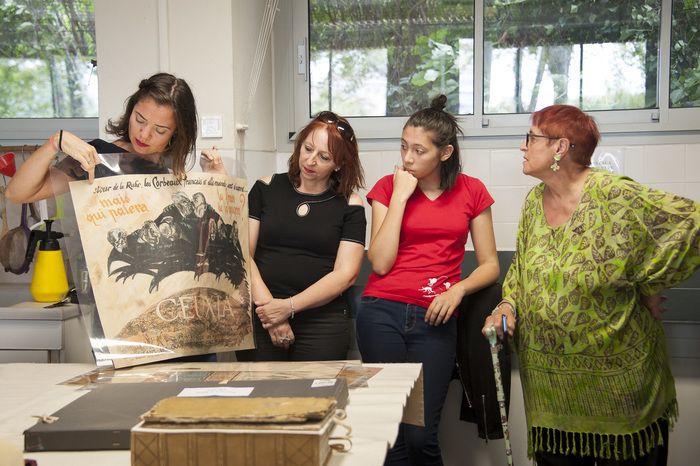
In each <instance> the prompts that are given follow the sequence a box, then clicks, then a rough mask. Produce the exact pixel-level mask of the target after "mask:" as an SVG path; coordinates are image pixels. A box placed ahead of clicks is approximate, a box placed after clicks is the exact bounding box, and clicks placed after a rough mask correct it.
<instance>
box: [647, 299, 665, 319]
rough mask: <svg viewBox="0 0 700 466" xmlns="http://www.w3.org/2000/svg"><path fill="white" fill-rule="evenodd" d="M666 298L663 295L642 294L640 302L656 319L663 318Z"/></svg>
mask: <svg viewBox="0 0 700 466" xmlns="http://www.w3.org/2000/svg"><path fill="white" fill-rule="evenodd" d="M667 299H668V298H667V297H666V296H664V295H660V294H657V295H653V296H642V303H643V304H644V307H646V308H647V309H648V310H649V312H651V315H652V316H653V317H654V319H656V320H663V314H664V312H666V311H668V309H667V308H666V307H665V306H664V303H665V302H666V300H667Z"/></svg>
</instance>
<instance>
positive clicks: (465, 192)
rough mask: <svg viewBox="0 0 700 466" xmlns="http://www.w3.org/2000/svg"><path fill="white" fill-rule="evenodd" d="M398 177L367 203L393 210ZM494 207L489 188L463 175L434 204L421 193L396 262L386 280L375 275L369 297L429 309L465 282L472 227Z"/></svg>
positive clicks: (411, 204) (408, 215) (410, 208)
mask: <svg viewBox="0 0 700 466" xmlns="http://www.w3.org/2000/svg"><path fill="white" fill-rule="evenodd" d="M393 189H394V177H393V175H387V176H385V177H383V178H382V179H380V180H379V181H378V182H377V184H375V185H374V187H373V188H372V190H371V191H370V192H369V194H367V200H368V201H369V203H370V204H371V203H372V202H380V203H382V204H384V205H385V206H387V207H388V206H389V201H390V200H391V193H392V192H393ZM491 204H493V198H492V197H491V195H490V194H489V192H488V191H487V190H486V187H485V186H484V184H483V183H482V182H481V181H480V180H478V179H476V178H472V177H470V176H467V175H465V174H463V173H460V174H459V176H458V177H457V180H456V182H455V185H454V187H453V188H452V189H451V190H449V191H444V192H443V193H442V194H441V195H440V196H439V197H438V198H437V199H435V200H434V201H431V200H430V199H428V198H427V197H426V196H425V194H423V191H421V190H420V188H416V190H415V191H414V192H413V194H412V195H411V197H410V198H409V200H408V202H407V203H406V209H405V210H404V215H403V220H402V221H401V237H400V239H399V250H398V254H397V256H396V262H394V266H393V267H392V268H391V270H390V271H389V273H387V274H386V275H377V274H376V273H374V272H372V273H371V274H370V276H369V279H368V281H367V286H366V287H365V291H364V293H363V295H364V296H374V297H376V298H384V299H390V300H393V301H400V302H404V303H410V304H416V305H419V306H421V307H425V308H427V307H428V306H430V303H431V302H432V300H433V298H434V297H435V296H437V295H439V294H441V293H443V292H444V291H446V290H447V289H448V288H449V287H450V286H452V285H454V284H455V283H457V282H459V281H460V280H461V275H462V260H463V259H464V246H465V244H466V242H467V236H468V235H469V222H470V221H471V220H472V219H473V218H475V217H477V216H479V214H481V212H483V211H484V209H486V208H487V207H489V206H490V205H491Z"/></svg>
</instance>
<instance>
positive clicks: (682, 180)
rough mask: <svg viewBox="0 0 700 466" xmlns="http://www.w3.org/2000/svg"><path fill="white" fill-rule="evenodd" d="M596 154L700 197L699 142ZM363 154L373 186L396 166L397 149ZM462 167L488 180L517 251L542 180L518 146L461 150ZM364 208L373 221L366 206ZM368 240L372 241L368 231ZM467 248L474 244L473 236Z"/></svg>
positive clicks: (501, 230)
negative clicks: (530, 172) (527, 170)
mask: <svg viewBox="0 0 700 466" xmlns="http://www.w3.org/2000/svg"><path fill="white" fill-rule="evenodd" d="M596 154H610V155H612V156H614V157H615V159H616V161H617V164H618V165H619V167H620V170H621V171H622V173H624V174H625V175H627V176H629V177H631V178H632V179H634V180H636V181H639V182H640V183H644V184H647V185H649V186H653V187H655V188H657V189H662V190H664V191H668V192H672V193H674V194H679V195H681V196H685V197H688V198H690V199H693V200H695V201H698V202H700V144H664V145H648V146H629V145H620V146H613V145H609V146H600V147H598V149H597V150H596ZM360 157H361V160H362V164H363V167H364V169H365V178H366V181H367V189H368V190H369V189H370V188H371V187H372V186H373V185H374V183H376V181H377V180H378V179H379V178H380V177H381V176H383V175H385V174H389V173H391V172H392V171H393V168H394V165H395V164H396V163H398V160H399V158H398V157H399V153H398V150H397V151H384V152H364V153H362V154H361V156H360ZM462 166H463V169H464V172H465V173H467V174H469V175H470V176H474V177H476V178H479V179H480V180H481V181H483V182H484V184H485V185H486V187H487V188H488V190H489V192H490V193H491V195H492V196H493V198H494V200H495V203H494V205H493V207H492V211H493V222H494V230H495V236H496V245H497V247H498V249H499V250H503V251H508V250H514V249H515V238H516V234H517V228H518V218H519V216H520V209H521V207H522V203H523V200H524V199H525V195H526V194H527V192H528V191H529V190H530V189H531V188H532V186H534V185H535V184H537V183H539V180H537V179H535V178H532V177H529V176H526V175H523V173H522V153H521V152H520V151H519V150H518V149H492V150H490V149H463V150H462ZM366 192H367V190H365V191H363V192H362V195H363V196H364V195H365V194H366ZM366 213H367V222H368V226H369V222H370V218H371V215H370V210H369V207H368V206H366ZM367 241H368V243H367V244H369V230H368V236H367ZM467 249H469V250H471V249H473V246H472V244H471V241H469V242H468V243H467Z"/></svg>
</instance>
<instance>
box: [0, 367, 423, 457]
mask: <svg viewBox="0 0 700 466" xmlns="http://www.w3.org/2000/svg"><path fill="white" fill-rule="evenodd" d="M207 364H212V365H217V364H218V365H221V364H226V365H227V366H226V367H227V369H228V368H233V369H234V370H246V371H254V370H255V368H256V367H260V366H257V365H254V363H207ZM258 364H259V363H258ZM266 364H269V363H266ZM272 364H279V365H280V366H279V367H289V368H293V367H294V365H295V364H300V363H272ZM199 365H200V366H202V364H199ZM363 367H374V368H380V369H381V370H380V371H379V372H378V373H376V374H375V375H374V376H373V377H372V378H370V379H369V380H368V382H367V386H366V387H362V388H353V389H351V390H350V394H349V395H350V396H349V401H348V406H347V408H346V411H347V416H348V417H347V422H348V423H349V424H350V426H351V427H352V442H353V446H352V449H351V450H350V451H349V452H347V453H338V452H333V454H332V456H331V460H330V461H329V463H328V464H329V465H331V466H341V465H342V466H351V465H358V466H373V465H381V464H382V463H383V462H384V457H385V455H386V452H387V448H388V447H389V446H390V445H392V444H393V442H394V439H395V438H396V434H397V432H398V426H399V423H400V422H401V420H402V419H404V420H406V421H410V422H420V421H421V416H422V414H421V413H422V398H423V379H422V371H421V365H420V364H365V365H363ZM93 369H95V366H94V365H91V364H27V363H20V364H0V380H2V381H3V382H2V389H0V438H2V439H4V440H6V441H9V442H10V443H11V444H13V445H14V446H16V448H18V449H22V448H23V445H24V438H23V435H22V433H23V431H24V430H25V429H27V428H29V427H31V426H32V425H34V424H35V422H36V419H35V418H33V417H32V416H41V415H48V414H51V413H53V412H55V411H57V410H58V409H60V408H62V407H63V406H65V405H66V404H68V403H70V402H71V401H73V400H75V399H77V398H78V397H80V396H81V394H83V393H84V390H81V389H76V386H69V385H60V383H61V382H64V381H66V380H68V379H70V378H72V377H76V376H79V375H80V374H84V373H86V372H89V371H91V370H93ZM24 456H25V458H31V459H35V460H37V463H38V465H39V466H64V465H71V466H83V465H84V466H88V465H89V466H92V465H94V464H100V465H103V466H126V465H129V464H130V453H129V451H90V452H41V453H25V454H24Z"/></svg>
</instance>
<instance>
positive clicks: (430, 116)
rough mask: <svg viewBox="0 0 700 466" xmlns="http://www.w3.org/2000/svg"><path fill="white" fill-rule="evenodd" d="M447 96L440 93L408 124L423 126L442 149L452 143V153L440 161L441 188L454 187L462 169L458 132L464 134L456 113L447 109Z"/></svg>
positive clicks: (410, 118) (407, 122)
mask: <svg viewBox="0 0 700 466" xmlns="http://www.w3.org/2000/svg"><path fill="white" fill-rule="evenodd" d="M446 103H447V97H446V96H445V95H444V94H440V95H439V96H437V97H435V98H434V99H433V101H432V102H431V103H430V107H428V108H424V109H421V110H418V111H417V112H415V113H414V114H413V115H411V116H410V117H409V118H408V121H406V124H405V125H404V126H403V127H404V129H405V128H406V127H407V126H413V127H415V128H423V129H424V130H425V131H427V132H429V133H430V134H431V140H432V142H433V144H435V145H436V146H437V147H438V149H440V150H442V149H444V148H445V147H447V146H449V145H451V146H452V147H453V149H454V150H453V151H452V155H451V156H450V158H449V159H447V160H445V161H442V162H440V189H446V190H449V189H452V187H453V186H454V184H455V181H456V180H457V175H458V174H459V173H460V172H461V171H462V160H461V157H460V154H459V143H458V142H457V134H463V133H462V129H461V128H460V127H459V124H458V123H457V118H455V116H454V115H452V114H450V113H448V112H446V111H445V104H446Z"/></svg>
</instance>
